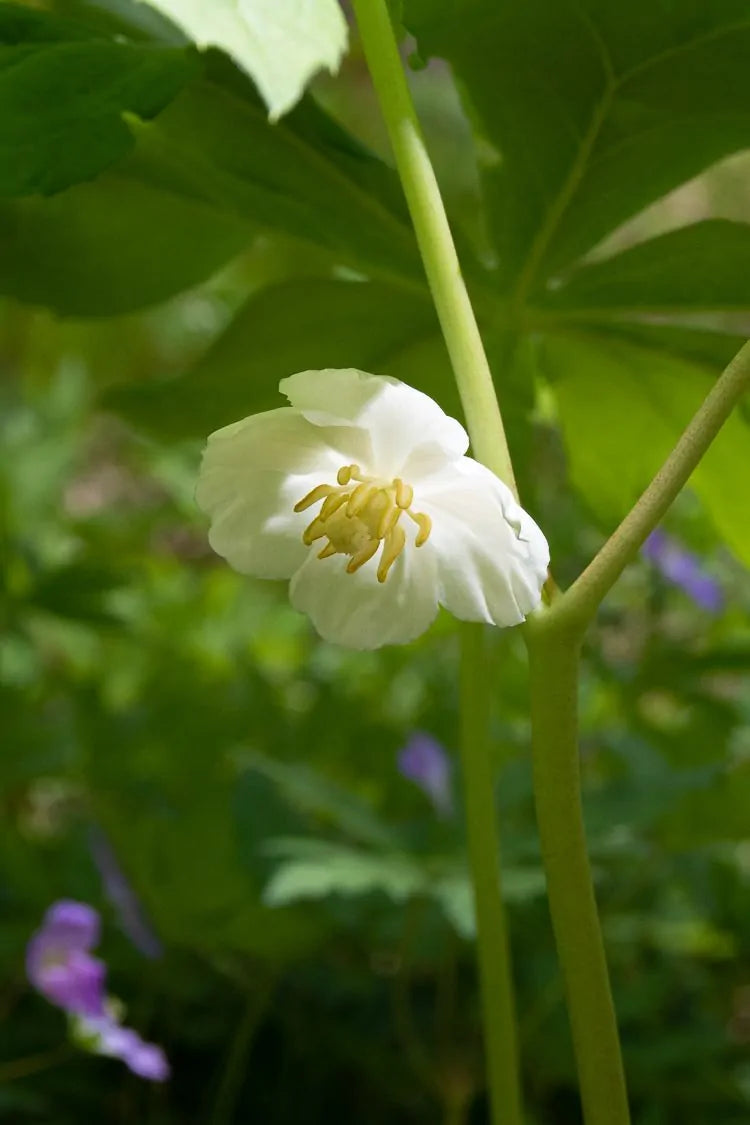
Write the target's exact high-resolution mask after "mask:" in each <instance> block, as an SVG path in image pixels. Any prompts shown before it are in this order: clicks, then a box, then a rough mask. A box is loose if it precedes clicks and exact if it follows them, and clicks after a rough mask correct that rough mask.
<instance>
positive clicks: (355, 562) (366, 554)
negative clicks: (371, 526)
mask: <svg viewBox="0 0 750 1125" xmlns="http://www.w3.org/2000/svg"><path fill="white" fill-rule="evenodd" d="M379 546H380V540H379V539H371V540H370V542H369V543H367V544H366V546H364V547H363V548H362V550H361V551H357V553H356V555H352V557H351V558H350V559H349V562H348V563H347V564H346V573H347V574H354V572H355V570H359V568H360V567H361V566H364V565H365V563H366V562H368V561H369V559H371V558H372V556H373V555H374V554H375V552H376V551H377V549H378V547H379ZM378 575H380V570H378Z"/></svg>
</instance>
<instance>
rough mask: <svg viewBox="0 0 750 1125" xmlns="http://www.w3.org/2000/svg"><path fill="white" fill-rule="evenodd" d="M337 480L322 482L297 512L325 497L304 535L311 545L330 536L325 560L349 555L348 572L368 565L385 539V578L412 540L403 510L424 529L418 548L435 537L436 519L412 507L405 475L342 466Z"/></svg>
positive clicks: (380, 578) (419, 534) (381, 571)
mask: <svg viewBox="0 0 750 1125" xmlns="http://www.w3.org/2000/svg"><path fill="white" fill-rule="evenodd" d="M336 480H337V481H338V484H336V485H334V484H319V485H317V486H316V487H315V488H313V489H312V491H311V492H308V494H307V496H303V497H302V499H301V500H300V501H299V503H298V504H295V505H294V510H295V512H304V511H305V509H306V508H310V507H312V505H313V504H317V503H318V502H319V501H321V500H322V501H323V503H322V506H321V509H320V511H319V512H318V514H317V516H316V517H315V519H314V520H313V521H312V523H311V524H309V525H308V526H307V527H306V528H305V531H304V534H303V536H302V540H303V542H304V543H307V545H308V546H309V545H310V544H311V543H314V542H315V540H316V539H323V538H326V539H327V540H328V542H327V543H326V545H325V546H324V547H323V550H322V551H321V552H320V553H319V554H318V558H319V559H327V558H329V557H330V556H331V555H349V556H350V559H349V562H348V563H347V564H346V571H347V574H354V572H355V570H359V568H360V567H361V566H364V564H365V563H366V562H367V560H368V559H371V558H372V556H373V555H374V554H375V552H376V551H377V550H378V548H379V547H380V545H381V543H382V544H383V551H382V554H381V556H380V562H379V563H378V582H385V580H386V578H387V577H388V571H389V570H390V569H391V567H392V566H393V564H394V563H395V561H396V559H397V558H398V556H399V555H400V554H401V552H402V551H403V549H404V547H405V545H406V532H405V531H404V529H403V527H402V526H401V525H400V523H399V520H400V519H401V517H402V515H404V513H406V515H407V516H408V517H409V518H410V519H411V520H413V521H414V523H415V524H416V525H417V527H418V528H419V530H418V531H417V536H416V539H415V540H414V545H415V546H416V547H421V546H422V544H423V543H426V542H427V540H428V539H429V536H430V531H431V530H432V521H431V520H430V517H429V516H427V515H425V514H424V512H413V511H412V510H411V504H412V501H413V499H414V489H413V488H412V487H411V485H410V484H406V483H405V482H404V481H402V480H401V478H400V477H394V478H393V480H391V481H386V480H381V479H378V478H377V477H368V476H365V475H364V473H362V471H361V469H360V467H359V465H342V467H341V468H340V469H339V471H338V473H337V474H336Z"/></svg>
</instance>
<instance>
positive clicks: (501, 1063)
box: [461, 624, 523, 1125]
mask: <svg viewBox="0 0 750 1125" xmlns="http://www.w3.org/2000/svg"><path fill="white" fill-rule="evenodd" d="M461 636H462V652H461V760H462V767H463V784H464V802H465V808H466V832H467V836H468V844H469V863H470V867H471V878H472V885H473V888H474V903H475V909H476V915H477V944H478V958H479V978H480V984H481V995H482V1017H483V1021H484V1040H485V1054H486V1068H487V1082H488V1086H489V1094H490V1105H491V1108H492V1122H493V1125H521V1122H522V1121H523V1112H522V1105H521V1089H520V1081H519V1065H518V1047H517V1042H516V1019H515V1006H514V1001H513V981H512V977H511V967H510V947H509V942H508V931H507V925H506V919H505V910H504V907H503V900H502V893H501V882H500V840H499V836H498V831H497V821H496V817H495V784H494V781H495V779H494V777H493V771H492V762H491V759H490V748H489V739H488V733H487V732H488V727H489V710H490V693H489V689H488V684H489V677H488V675H487V653H486V646H485V631H484V628H483V626H481V625H472V624H465V625H462V626H461Z"/></svg>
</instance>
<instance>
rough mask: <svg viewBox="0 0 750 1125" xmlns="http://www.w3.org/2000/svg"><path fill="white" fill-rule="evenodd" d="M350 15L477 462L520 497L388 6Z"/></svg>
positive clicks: (371, 2)
mask: <svg viewBox="0 0 750 1125" xmlns="http://www.w3.org/2000/svg"><path fill="white" fill-rule="evenodd" d="M353 7H354V12H355V15H356V17H357V24H358V26H359V32H360V36H361V39H362V46H363V49H364V52H365V56H366V58H367V65H368V67H369V69H370V74H371V75H372V81H373V85H374V87H375V91H376V93H377V96H378V100H379V102H380V108H381V110H382V113H383V117H384V119H385V123H386V126H387V128H388V134H389V136H390V140H391V146H392V148H393V154H394V156H395V159H396V165H397V167H398V171H399V175H400V176H401V182H402V184H403V188H404V194H405V195H406V201H407V203H408V205H409V211H410V213H411V218H412V222H413V224H414V231H415V233H416V236H417V242H418V244H419V249H420V253H421V255H422V260H423V262H424V268H425V273H426V275H427V281H428V283H429V286H430V290H431V292H432V297H433V300H434V302H435V308H436V310H437V314H438V317H439V320H440V325H441V328H442V330H443V335H444V337H445V342H446V345H447V348H448V353H449V355H450V358H451V363H452V365H453V371H454V374H455V377H456V383H457V384H458V390H459V394H460V395H461V403H462V405H463V409H464V414H465V416H466V424H467V427H468V430H469V435H470V437H471V444H472V449H473V451H474V455H475V456H476V457H477V459H478V460H479V461H482V462H483V463H484V464H485V465H487V466H488V467H489V468H490V469H492V471H493V472H494V473H496V474H497V476H499V477H500V478H501V479H502V480H504V481H505V482H506V483H507V484H508V485H509V486H510V487H511V488H512V489H514V491H515V481H514V477H513V468H512V465H511V460H510V454H509V452H508V443H507V441H506V438H505V430H504V428H503V421H502V417H501V415H500V409H499V407H498V403H497V395H496V393H495V387H494V384H493V382H492V373H491V372H490V368H489V364H488V362H487V356H486V355H485V352H484V347H483V345H482V338H481V336H480V334H479V328H478V327H477V322H476V318H475V316H474V311H473V309H472V307H471V302H470V300H469V295H468V293H467V291H466V285H465V283H464V279H463V277H462V275H461V266H460V263H459V260H458V255H457V254H456V248H455V245H454V243H453V236H452V234H451V230H450V226H449V224H448V218H447V216H446V214H445V208H444V206H443V201H442V198H441V195H440V188H439V187H438V183H437V179H436V178H435V173H434V171H433V168H432V164H431V163H430V158H429V155H428V153H427V149H426V147H425V143H424V138H423V137H422V131H421V129H420V126H419V121H418V119H417V114H416V111H415V109H414V104H413V102H412V98H411V94H410V92H409V87H408V85H407V82H406V76H405V74H404V70H403V66H402V65H401V57H400V55H399V53H398V46H397V44H396V38H395V36H394V33H393V27H392V25H391V20H390V16H389V14H388V7H387V4H386V0H353Z"/></svg>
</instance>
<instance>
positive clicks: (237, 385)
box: [106, 278, 452, 437]
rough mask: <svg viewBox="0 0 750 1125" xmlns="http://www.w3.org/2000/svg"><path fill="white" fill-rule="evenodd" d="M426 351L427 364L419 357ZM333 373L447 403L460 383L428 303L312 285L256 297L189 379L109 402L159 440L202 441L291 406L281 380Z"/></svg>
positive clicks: (354, 287) (367, 285)
mask: <svg viewBox="0 0 750 1125" xmlns="http://www.w3.org/2000/svg"><path fill="white" fill-rule="evenodd" d="M425 349H427V354H426V356H424V354H422V355H419V354H418V355H416V356H415V355H413V354H410V353H413V352H414V351H416V352H418V353H420V352H422V353H424V350H425ZM425 359H426V362H425ZM324 367H359V368H362V369H364V370H366V371H375V372H378V373H382V374H398V376H399V377H408V376H409V375H411V381H412V382H415V383H417V385H419V384H420V383H423V382H425V381H426V382H427V385H426V386H424V389H425V390H429V391H430V392H431V393H437V394H438V397H441V393H440V392H441V388H442V387H450V385H451V379H450V369H449V367H448V361H447V356H446V354H445V350H444V348H443V345H442V342H441V341H440V340H439V337H437V325H436V322H435V315H434V312H433V310H432V307H431V305H430V304H429V302H428V301H427V300H426V299H422V298H420V297H419V296H416V295H413V294H411V293H409V292H408V291H407V292H401V291H399V290H397V289H395V288H391V287H390V286H387V285H382V284H380V283H378V282H345V281H331V280H326V279H314V278H311V279H308V280H301V281H293V282H288V283H286V284H282V285H277V286H273V287H272V288H269V289H265V290H263V291H262V292H260V293H258V294H257V295H255V296H253V297H251V298H250V300H249V301H248V302H247V303H246V304H245V306H244V307H243V308H242V309H241V310H240V312H239V313H238V315H237V316H236V317H235V319H234V321H233V322H232V324H231V325H230V326H229V328H228V329H227V330H226V332H225V333H224V334H223V335H222V336H220V337H219V339H218V340H217V342H216V343H215V344H214V346H213V347H212V348H211V349H210V350H209V351H208V353H207V354H206V355H205V356H204V358H203V359H202V360H201V361H199V363H198V364H197V366H196V367H194V368H193V369H192V370H191V371H188V372H187V373H186V374H185V375H183V376H182V377H180V378H178V379H173V380H169V381H165V382H159V383H153V384H144V385H142V386H133V387H128V388H122V389H116V390H114V391H112V392H110V394H109V395H108V397H107V400H106V403H107V405H108V406H110V407H112V408H114V409H116V410H118V411H120V412H122V413H123V414H125V415H126V417H128V418H129V419H131V420H132V421H134V422H135V423H137V424H138V425H141V426H143V427H145V428H148V429H151V430H152V431H153V432H156V433H158V434H159V435H160V436H170V437H176V436H179V437H193V436H203V435H205V434H206V433H208V432H209V431H210V430H212V429H215V428H216V427H217V426H221V425H225V424H226V423H228V422H232V421H234V420H236V419H237V418H241V417H244V416H245V415H247V414H250V413H254V412H257V411H259V410H267V409H270V408H272V407H275V406H281V405H283V399H281V397H280V395H279V393H278V384H279V380H280V379H282V378H284V377H285V376H286V375H291V374H292V373H293V372H295V371H304V370H307V369H308V368H311V369H316V368H324ZM403 367H405V368H406V369H407V370H406V371H405V370H403V369H402V368H403ZM441 401H442V397H441ZM444 405H446V406H447V407H449V406H450V405H452V404H450V403H448V404H445V403H444Z"/></svg>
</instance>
